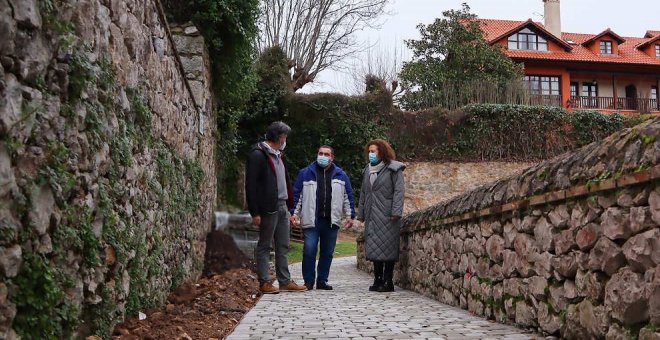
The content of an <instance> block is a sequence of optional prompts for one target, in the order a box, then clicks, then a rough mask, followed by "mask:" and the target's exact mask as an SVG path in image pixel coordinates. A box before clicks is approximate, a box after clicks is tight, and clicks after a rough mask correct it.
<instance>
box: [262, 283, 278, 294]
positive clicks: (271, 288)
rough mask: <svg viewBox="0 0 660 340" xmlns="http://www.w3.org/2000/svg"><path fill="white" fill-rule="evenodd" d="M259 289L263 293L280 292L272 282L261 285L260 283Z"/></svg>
mask: <svg viewBox="0 0 660 340" xmlns="http://www.w3.org/2000/svg"><path fill="white" fill-rule="evenodd" d="M259 290H260V291H261V293H262V294H277V293H279V292H280V291H279V289H277V288H276V287H274V286H273V284H272V283H270V282H264V283H262V284H261V285H259Z"/></svg>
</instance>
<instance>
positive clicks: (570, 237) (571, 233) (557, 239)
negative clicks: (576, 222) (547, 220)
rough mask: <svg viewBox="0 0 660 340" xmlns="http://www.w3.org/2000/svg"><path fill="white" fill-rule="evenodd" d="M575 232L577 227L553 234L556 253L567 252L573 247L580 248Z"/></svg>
mask: <svg viewBox="0 0 660 340" xmlns="http://www.w3.org/2000/svg"><path fill="white" fill-rule="evenodd" d="M575 233H576V230H575V229H567V230H563V231H562V232H560V233H559V234H556V235H554V236H553V239H554V245H555V255H562V254H566V253H568V252H569V251H570V250H571V249H578V246H577V244H576V243H575Z"/></svg>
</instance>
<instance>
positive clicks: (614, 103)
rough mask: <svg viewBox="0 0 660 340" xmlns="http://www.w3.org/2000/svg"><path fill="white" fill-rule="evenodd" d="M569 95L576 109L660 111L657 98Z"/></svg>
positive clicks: (571, 103) (571, 104)
mask: <svg viewBox="0 0 660 340" xmlns="http://www.w3.org/2000/svg"><path fill="white" fill-rule="evenodd" d="M614 99H615V98H614V97H585V96H578V97H571V102H570V107H572V108H576V109H604V110H635V111H639V112H641V113H647V112H657V111H660V108H659V107H658V100H657V99H651V98H626V97H619V98H616V100H614Z"/></svg>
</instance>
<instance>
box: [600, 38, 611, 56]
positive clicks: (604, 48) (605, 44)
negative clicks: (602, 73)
mask: <svg viewBox="0 0 660 340" xmlns="http://www.w3.org/2000/svg"><path fill="white" fill-rule="evenodd" d="M600 54H612V42H611V41H609V40H603V41H601V42H600Z"/></svg>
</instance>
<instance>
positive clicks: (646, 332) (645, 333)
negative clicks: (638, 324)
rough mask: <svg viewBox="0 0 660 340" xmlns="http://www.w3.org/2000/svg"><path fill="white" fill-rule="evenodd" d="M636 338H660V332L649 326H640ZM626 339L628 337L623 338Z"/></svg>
mask: <svg viewBox="0 0 660 340" xmlns="http://www.w3.org/2000/svg"><path fill="white" fill-rule="evenodd" d="M637 339H638V340H660V332H658V330H657V329H656V330H655V331H653V330H651V329H650V328H642V329H641V330H640V331H639V337H638V338H637ZM625 340H628V339H625Z"/></svg>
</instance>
